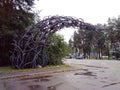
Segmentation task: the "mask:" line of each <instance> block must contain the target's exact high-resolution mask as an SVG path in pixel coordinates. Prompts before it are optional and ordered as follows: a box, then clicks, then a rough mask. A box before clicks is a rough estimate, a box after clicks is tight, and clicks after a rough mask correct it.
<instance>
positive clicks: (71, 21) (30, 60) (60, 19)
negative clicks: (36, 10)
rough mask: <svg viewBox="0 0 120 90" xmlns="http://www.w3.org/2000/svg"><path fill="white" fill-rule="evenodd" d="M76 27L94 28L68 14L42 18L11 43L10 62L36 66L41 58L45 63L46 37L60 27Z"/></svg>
mask: <svg viewBox="0 0 120 90" xmlns="http://www.w3.org/2000/svg"><path fill="white" fill-rule="evenodd" d="M65 27H66V28H68V27H72V28H78V29H85V30H95V27H94V26H93V25H91V24H89V23H85V22H84V21H83V20H82V19H77V18H73V17H68V16H51V17H47V18H44V19H43V20H41V21H40V22H38V23H37V24H35V25H33V26H31V27H29V28H28V29H27V30H26V32H25V33H24V34H23V35H22V37H21V38H20V40H18V41H15V42H14V43H13V45H14V49H13V52H12V55H11V62H12V66H13V67H14V68H18V69H22V68H36V67H37V64H38V58H39V57H40V58H41V59H42V62H43V64H42V66H45V65H46V62H47V56H46V46H47V45H48V44H49V43H48V38H49V37H50V36H52V35H53V33H55V32H56V31H58V30H60V29H62V28H65Z"/></svg>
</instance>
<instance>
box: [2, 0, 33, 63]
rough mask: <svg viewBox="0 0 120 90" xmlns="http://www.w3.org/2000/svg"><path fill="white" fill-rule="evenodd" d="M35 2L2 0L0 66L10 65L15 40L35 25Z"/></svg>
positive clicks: (29, 0)
mask: <svg viewBox="0 0 120 90" xmlns="http://www.w3.org/2000/svg"><path fill="white" fill-rule="evenodd" d="M33 4H34V0H0V64H2V65H4V64H9V56H10V53H9V51H10V48H12V46H11V43H12V41H13V38H17V37H19V36H20V35H21V33H23V32H24V30H25V28H26V27H28V26H29V25H31V24H33V23H34V13H32V12H31V11H32V6H33Z"/></svg>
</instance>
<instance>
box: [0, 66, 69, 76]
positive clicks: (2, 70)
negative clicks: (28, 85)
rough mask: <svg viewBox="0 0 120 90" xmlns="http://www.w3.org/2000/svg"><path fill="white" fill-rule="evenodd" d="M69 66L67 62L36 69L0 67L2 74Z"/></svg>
mask: <svg viewBox="0 0 120 90" xmlns="http://www.w3.org/2000/svg"><path fill="white" fill-rule="evenodd" d="M67 67H69V66H68V65H66V64H63V65H56V66H55V65H54V66H52V65H51V66H46V67H43V68H34V69H12V68H11V67H10V66H7V67H0V74H9V73H19V72H31V71H36V70H37V71H39V70H46V69H55V68H67Z"/></svg>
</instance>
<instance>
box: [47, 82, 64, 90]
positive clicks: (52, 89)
mask: <svg viewBox="0 0 120 90" xmlns="http://www.w3.org/2000/svg"><path fill="white" fill-rule="evenodd" d="M62 84H63V82H60V83H58V84H55V85H53V86H49V87H48V90H56V88H57V87H58V86H60V85H62Z"/></svg>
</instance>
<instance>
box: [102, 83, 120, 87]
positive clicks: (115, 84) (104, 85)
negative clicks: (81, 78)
mask: <svg viewBox="0 0 120 90" xmlns="http://www.w3.org/2000/svg"><path fill="white" fill-rule="evenodd" d="M116 84H120V82H118V83H111V84H108V85H104V86H102V87H103V88H104V87H109V86H111V85H116Z"/></svg>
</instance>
